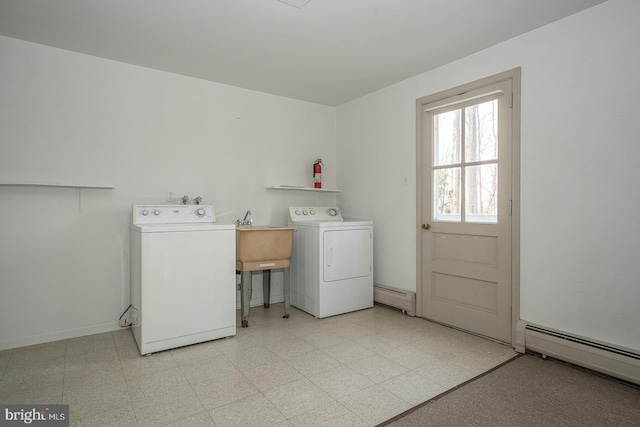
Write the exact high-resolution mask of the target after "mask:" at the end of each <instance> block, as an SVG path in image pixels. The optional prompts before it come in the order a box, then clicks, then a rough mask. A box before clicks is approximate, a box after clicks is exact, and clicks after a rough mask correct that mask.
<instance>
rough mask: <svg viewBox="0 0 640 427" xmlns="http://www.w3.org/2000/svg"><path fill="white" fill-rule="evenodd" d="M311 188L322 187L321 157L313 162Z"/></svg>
mask: <svg viewBox="0 0 640 427" xmlns="http://www.w3.org/2000/svg"><path fill="white" fill-rule="evenodd" d="M313 188H322V159H318V160H316V161H315V162H313Z"/></svg>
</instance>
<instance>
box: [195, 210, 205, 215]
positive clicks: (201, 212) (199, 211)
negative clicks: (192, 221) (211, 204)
mask: <svg viewBox="0 0 640 427" xmlns="http://www.w3.org/2000/svg"><path fill="white" fill-rule="evenodd" d="M196 215H198V216H204V209H202V208H200V209H198V210H197V211H196Z"/></svg>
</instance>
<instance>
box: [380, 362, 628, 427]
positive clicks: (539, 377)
mask: <svg viewBox="0 0 640 427" xmlns="http://www.w3.org/2000/svg"><path fill="white" fill-rule="evenodd" d="M380 426H392V427H409V426H411V427H413V426H416V427H417V426H420V427H424V426H492V427H494V426H496V427H498V426H527V427H528V426H545V427H547V426H634V427H638V426H640V386H635V385H630V384H628V383H623V382H619V381H615V380H612V379H609V378H605V377H603V376H599V375H597V374H596V373H594V372H592V371H589V370H586V369H582V368H579V367H576V366H573V365H570V364H567V363H564V362H561V361H558V360H554V359H551V358H549V359H546V360H543V359H542V358H541V357H540V356H539V355H532V354H526V355H523V356H520V357H517V358H515V359H513V360H511V361H509V362H507V363H505V364H504V365H502V366H500V367H498V368H497V369H495V370H493V371H491V372H489V373H488V374H485V375H483V376H480V377H478V378H476V379H474V380H472V381H470V382H468V383H466V384H465V385H462V386H460V387H458V388H457V389H454V390H452V391H449V392H446V393H443V394H442V395H440V396H438V397H436V398H434V399H432V400H430V401H429V402H426V403H424V404H422V406H421V405H419V406H418V407H416V408H413V409H411V410H409V411H407V412H405V414H404V416H402V414H401V415H399V416H398V417H394V418H393V419H391V420H389V421H387V422H385V423H382V424H380Z"/></svg>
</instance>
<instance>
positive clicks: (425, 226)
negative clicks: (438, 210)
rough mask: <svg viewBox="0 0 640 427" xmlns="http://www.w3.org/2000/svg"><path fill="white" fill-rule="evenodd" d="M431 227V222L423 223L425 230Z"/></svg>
mask: <svg viewBox="0 0 640 427" xmlns="http://www.w3.org/2000/svg"><path fill="white" fill-rule="evenodd" d="M430 228H431V225H430V224H422V229H423V230H428V229H430Z"/></svg>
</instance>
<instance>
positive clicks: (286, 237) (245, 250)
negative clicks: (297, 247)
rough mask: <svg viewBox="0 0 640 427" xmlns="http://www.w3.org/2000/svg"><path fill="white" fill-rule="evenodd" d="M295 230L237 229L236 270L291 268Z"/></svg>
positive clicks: (278, 228)
mask: <svg viewBox="0 0 640 427" xmlns="http://www.w3.org/2000/svg"><path fill="white" fill-rule="evenodd" d="M293 230H294V229H293V228H290V227H272V226H253V227H242V226H241V227H237V228H236V268H237V269H238V270H241V271H255V270H268V269H275V268H286V267H289V260H290V258H291V249H292V246H293Z"/></svg>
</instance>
